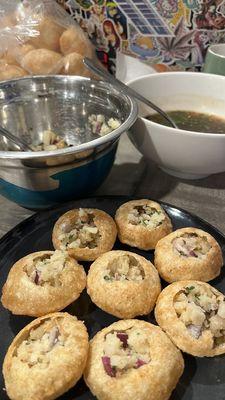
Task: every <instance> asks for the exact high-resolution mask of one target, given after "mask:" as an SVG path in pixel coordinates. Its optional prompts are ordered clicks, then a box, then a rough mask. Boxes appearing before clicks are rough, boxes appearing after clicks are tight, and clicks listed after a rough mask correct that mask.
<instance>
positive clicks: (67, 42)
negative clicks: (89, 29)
mask: <svg viewBox="0 0 225 400" xmlns="http://www.w3.org/2000/svg"><path fill="white" fill-rule="evenodd" d="M59 42H60V50H61V53H63V54H64V55H67V54H70V53H74V52H75V53H78V54H80V55H81V56H82V57H84V56H86V57H92V55H93V49H92V45H91V43H90V42H89V40H88V38H87V37H86V36H85V34H84V32H83V31H82V30H81V29H80V28H79V29H78V28H77V27H76V26H70V27H69V28H68V29H66V30H65V31H64V32H63V34H62V36H61V37H60V40H59Z"/></svg>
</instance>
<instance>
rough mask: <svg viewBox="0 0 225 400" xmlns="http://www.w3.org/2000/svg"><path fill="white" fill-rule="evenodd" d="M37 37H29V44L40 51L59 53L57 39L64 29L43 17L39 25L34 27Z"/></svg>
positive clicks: (50, 19)
mask: <svg viewBox="0 0 225 400" xmlns="http://www.w3.org/2000/svg"><path fill="white" fill-rule="evenodd" d="M38 19H39V18H38ZM34 29H35V31H37V33H39V34H38V35H37V36H34V37H30V39H29V43H30V44H32V45H33V46H34V47H37V48H40V49H48V50H52V51H56V52H59V51H60V46H59V39H60V36H61V35H62V33H63V31H64V30H65V28H64V27H63V26H61V25H59V24H57V23H56V22H55V21H54V20H53V19H52V18H50V17H44V18H43V19H41V21H40V22H39V24H37V25H35V26H34Z"/></svg>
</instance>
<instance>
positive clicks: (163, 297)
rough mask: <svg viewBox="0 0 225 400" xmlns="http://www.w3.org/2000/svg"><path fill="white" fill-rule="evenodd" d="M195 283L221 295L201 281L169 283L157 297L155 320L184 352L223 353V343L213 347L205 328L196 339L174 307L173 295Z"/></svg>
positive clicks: (198, 353) (204, 354)
mask: <svg viewBox="0 0 225 400" xmlns="http://www.w3.org/2000/svg"><path fill="white" fill-rule="evenodd" d="M196 284H198V285H205V286H208V287H209V288H210V289H211V290H212V291H213V292H214V293H215V294H219V295H221V293H220V292H219V291H218V290H216V289H215V288H214V287H212V286H211V285H209V284H208V283H205V282H201V281H193V280H189V281H188V280H187V281H179V282H174V283H171V284H170V285H168V286H167V287H166V288H165V289H163V291H162V292H161V293H160V295H159V297H158V300H157V303H156V307H155V318H156V321H157V323H158V324H159V326H160V327H161V328H162V329H163V330H164V331H165V332H166V334H167V335H168V336H169V337H170V339H171V340H172V341H173V343H174V344H175V345H176V346H177V347H178V348H179V349H181V350H182V351H184V352H186V353H189V354H192V355H193V356H197V357H204V356H206V357H214V356H216V355H219V354H224V353H225V343H223V344H222V345H220V346H216V347H214V346H213V339H212V334H211V332H210V330H205V331H204V332H203V333H202V335H201V336H200V337H199V338H198V339H195V338H194V337H193V336H192V335H190V333H189V332H188V330H187V328H186V326H185V324H184V323H183V322H182V321H181V320H180V319H179V318H178V316H177V313H176V311H175V308H174V298H175V296H176V295H177V294H178V293H179V292H180V291H181V290H182V289H184V288H185V287H187V286H194V285H196Z"/></svg>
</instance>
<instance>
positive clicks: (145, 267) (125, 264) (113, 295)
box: [87, 250, 161, 318]
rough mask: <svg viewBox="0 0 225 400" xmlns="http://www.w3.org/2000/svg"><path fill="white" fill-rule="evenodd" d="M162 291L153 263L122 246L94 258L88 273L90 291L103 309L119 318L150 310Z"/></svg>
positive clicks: (131, 316)
mask: <svg viewBox="0 0 225 400" xmlns="http://www.w3.org/2000/svg"><path fill="white" fill-rule="evenodd" d="M160 291H161V284H160V279H159V275H158V273H157V270H156V269H155V267H154V265H153V264H152V263H151V262H150V261H148V260H146V259H145V258H144V257H142V256H140V255H138V254H135V253H132V252H129V251H123V250H113V251H109V252H107V253H105V254H103V255H101V256H100V257H98V258H97V260H95V261H94V263H93V264H92V265H91V267H90V269H89V272H88V277H87V292H88V294H89V296H90V297H91V300H92V301H93V303H95V304H96V305H97V306H98V307H100V308H101V309H102V310H104V311H106V312H108V313H109V314H112V315H115V316H116V317H118V318H134V317H135V316H137V315H146V314H149V313H150V312H151V311H152V309H153V308H154V306H155V303H156V300H157V297H158V295H159V293H160Z"/></svg>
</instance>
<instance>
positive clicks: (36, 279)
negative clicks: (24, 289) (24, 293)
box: [34, 270, 40, 285]
mask: <svg viewBox="0 0 225 400" xmlns="http://www.w3.org/2000/svg"><path fill="white" fill-rule="evenodd" d="M39 278H40V275H39V273H38V271H37V270H36V271H35V277H34V283H35V285H38V284H39Z"/></svg>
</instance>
